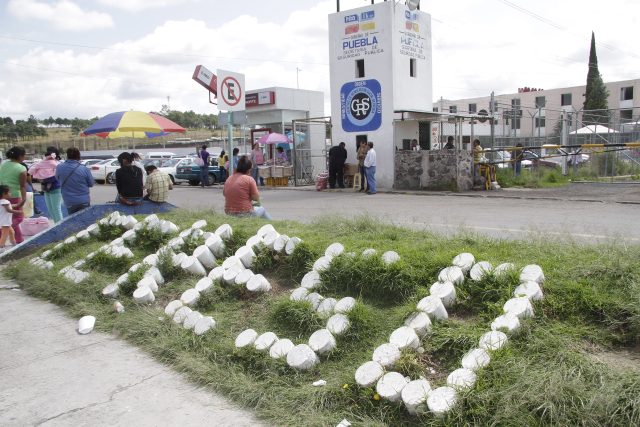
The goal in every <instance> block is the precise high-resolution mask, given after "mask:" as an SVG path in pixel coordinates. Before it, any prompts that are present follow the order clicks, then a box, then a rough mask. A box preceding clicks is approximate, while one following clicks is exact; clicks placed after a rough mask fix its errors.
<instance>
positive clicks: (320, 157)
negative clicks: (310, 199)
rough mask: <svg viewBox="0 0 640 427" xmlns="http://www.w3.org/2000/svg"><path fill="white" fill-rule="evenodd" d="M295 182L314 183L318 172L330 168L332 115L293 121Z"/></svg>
mask: <svg viewBox="0 0 640 427" xmlns="http://www.w3.org/2000/svg"><path fill="white" fill-rule="evenodd" d="M292 128H293V129H292V139H293V150H292V154H293V156H292V163H293V184H294V185H295V186H296V187H298V186H304V185H313V184H314V182H315V177H316V175H317V174H319V173H321V172H323V171H325V170H327V168H328V164H329V163H328V152H329V148H331V117H313V118H308V119H300V120H293V121H292Z"/></svg>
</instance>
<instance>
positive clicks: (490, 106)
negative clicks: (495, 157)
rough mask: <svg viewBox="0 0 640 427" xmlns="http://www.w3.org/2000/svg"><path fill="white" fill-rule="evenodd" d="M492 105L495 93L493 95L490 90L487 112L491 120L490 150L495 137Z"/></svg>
mask: <svg viewBox="0 0 640 427" xmlns="http://www.w3.org/2000/svg"><path fill="white" fill-rule="evenodd" d="M494 105H495V95H494V92H493V91H491V100H490V101H489V112H490V113H491V114H489V117H490V120H491V149H492V150H493V146H494V145H495V138H496V130H495V122H494V119H493V113H495V109H494ZM472 147H473V146H472Z"/></svg>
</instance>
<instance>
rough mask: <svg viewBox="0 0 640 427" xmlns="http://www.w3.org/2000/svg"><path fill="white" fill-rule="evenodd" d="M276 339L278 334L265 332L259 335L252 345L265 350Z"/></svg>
mask: <svg viewBox="0 0 640 427" xmlns="http://www.w3.org/2000/svg"><path fill="white" fill-rule="evenodd" d="M277 341H278V336H277V335H276V334H274V333H273V332H265V333H264V334H262V335H260V336H259V337H258V338H256V340H255V341H254V343H253V346H254V347H255V349H256V350H258V351H264V352H267V351H269V349H270V348H271V346H272V345H273V344H275V343H276V342H277Z"/></svg>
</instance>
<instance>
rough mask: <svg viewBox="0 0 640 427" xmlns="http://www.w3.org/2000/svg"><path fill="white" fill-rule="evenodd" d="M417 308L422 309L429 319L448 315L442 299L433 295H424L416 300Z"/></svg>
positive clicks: (438, 318)
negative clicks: (418, 300)
mask: <svg viewBox="0 0 640 427" xmlns="http://www.w3.org/2000/svg"><path fill="white" fill-rule="evenodd" d="M418 310H420V311H424V312H425V313H427V315H428V316H429V317H430V318H431V320H433V321H436V320H444V319H447V318H448V317H449V315H448V314H447V309H446V308H445V307H444V304H443V303H442V300H441V299H440V298H438V297H437V296H434V295H429V296H427V297H424V298H422V299H421V300H420V302H418Z"/></svg>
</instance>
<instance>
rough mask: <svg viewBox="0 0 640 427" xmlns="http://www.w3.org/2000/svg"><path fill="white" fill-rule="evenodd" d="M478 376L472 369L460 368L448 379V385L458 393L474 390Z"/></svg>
mask: <svg viewBox="0 0 640 427" xmlns="http://www.w3.org/2000/svg"><path fill="white" fill-rule="evenodd" d="M476 379H477V375H476V373H475V372H473V371H472V370H471V369H466V368H460V369H456V370H455V371H453V372H451V373H450V374H449V376H448V377H447V385H448V386H449V387H451V388H454V389H456V390H458V391H462V390H467V389H470V388H473V386H474V385H475V384H476Z"/></svg>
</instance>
